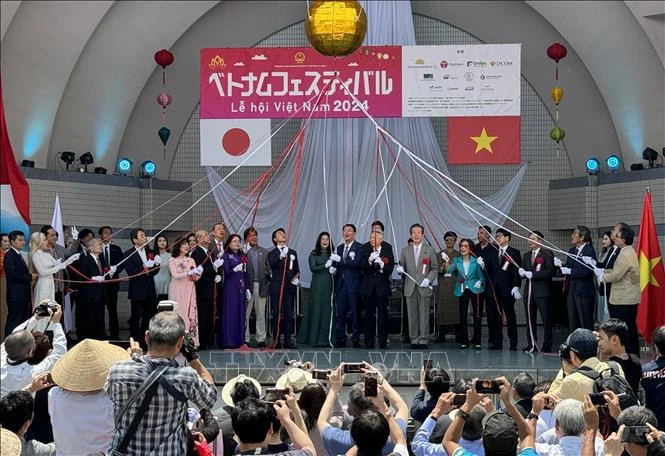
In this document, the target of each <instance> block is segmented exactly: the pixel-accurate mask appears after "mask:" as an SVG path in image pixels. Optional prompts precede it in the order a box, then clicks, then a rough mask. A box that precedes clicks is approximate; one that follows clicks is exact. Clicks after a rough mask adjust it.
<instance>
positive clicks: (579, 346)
mask: <svg viewBox="0 0 665 456" xmlns="http://www.w3.org/2000/svg"><path fill="white" fill-rule="evenodd" d="M566 343H567V344H568V346H569V347H570V349H571V350H572V351H574V352H575V354H577V355H578V356H580V357H581V358H583V359H587V358H591V357H593V356H596V354H597V353H598V340H597V339H596V336H595V335H594V334H593V332H592V331H590V330H588V329H585V328H577V329H576V330H575V331H573V332H572V333H570V335H569V336H568V340H567V341H566Z"/></svg>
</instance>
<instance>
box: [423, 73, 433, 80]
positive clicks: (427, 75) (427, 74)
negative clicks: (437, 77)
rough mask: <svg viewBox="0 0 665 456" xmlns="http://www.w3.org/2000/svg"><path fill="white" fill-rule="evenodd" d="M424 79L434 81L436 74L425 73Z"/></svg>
mask: <svg viewBox="0 0 665 456" xmlns="http://www.w3.org/2000/svg"><path fill="white" fill-rule="evenodd" d="M423 79H434V74H432V73H425V74H423Z"/></svg>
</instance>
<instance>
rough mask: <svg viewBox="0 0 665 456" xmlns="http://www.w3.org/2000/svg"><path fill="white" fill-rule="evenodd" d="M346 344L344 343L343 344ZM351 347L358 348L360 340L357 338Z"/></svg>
mask: <svg viewBox="0 0 665 456" xmlns="http://www.w3.org/2000/svg"><path fill="white" fill-rule="evenodd" d="M345 345H346V344H345ZM353 348H360V342H358V341H357V340H356V341H354V342H353Z"/></svg>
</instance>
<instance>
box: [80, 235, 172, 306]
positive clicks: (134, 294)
mask: <svg viewBox="0 0 665 456" xmlns="http://www.w3.org/2000/svg"><path fill="white" fill-rule="evenodd" d="M145 253H146V258H147V257H148V255H149V254H153V255H154V253H153V252H152V250H150V248H148V247H145ZM81 257H83V256H81ZM125 258H126V260H125V271H127V275H128V276H134V275H136V274H139V275H138V276H136V277H132V278H131V279H129V291H128V293H127V299H130V300H131V299H134V300H137V301H147V300H150V299H157V292H156V291H155V276H156V275H157V273H158V272H159V267H157V266H154V267H152V268H150V269H149V270H148V269H146V268H145V266H143V260H142V259H141V255H139V253H138V251H137V250H136V248H134V247H132V248H130V249H129V250H127V251H126V252H125ZM79 261H81V260H79Z"/></svg>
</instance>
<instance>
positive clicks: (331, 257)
mask: <svg viewBox="0 0 665 456" xmlns="http://www.w3.org/2000/svg"><path fill="white" fill-rule="evenodd" d="M330 259H331V260H333V261H337V262H339V261H342V257H341V256H339V255H337V254H336V253H333V254H332V255H330Z"/></svg>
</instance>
